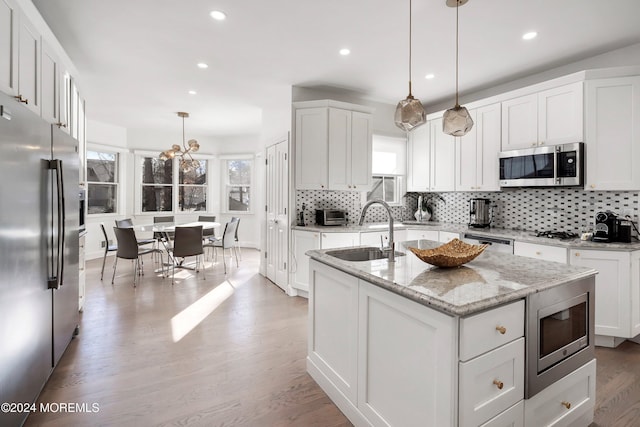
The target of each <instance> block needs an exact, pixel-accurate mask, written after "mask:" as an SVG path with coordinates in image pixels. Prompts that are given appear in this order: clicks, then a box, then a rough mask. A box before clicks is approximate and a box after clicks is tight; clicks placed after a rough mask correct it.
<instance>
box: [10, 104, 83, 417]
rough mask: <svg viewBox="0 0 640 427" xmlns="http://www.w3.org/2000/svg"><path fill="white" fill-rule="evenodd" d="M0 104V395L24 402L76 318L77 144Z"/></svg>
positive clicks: (31, 398) (42, 381)
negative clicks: (0, 112)
mask: <svg viewBox="0 0 640 427" xmlns="http://www.w3.org/2000/svg"><path fill="white" fill-rule="evenodd" d="M0 110H1V111H2V114H0V179H1V180H2V182H3V185H2V186H1V187H0V200H2V204H1V205H0V210H1V213H0V218H2V220H1V221H0V254H1V256H0V265H1V267H0V270H1V271H2V274H1V275H0V402H18V403H20V402H21V403H27V402H34V399H36V398H37V396H38V394H39V393H40V390H42V387H43V385H44V384H45V382H46V381H47V379H48V378H49V375H50V374H51V371H52V370H53V367H54V366H55V365H56V364H57V363H58V361H59V360H60V357H61V356H62V354H63V352H64V351H65V349H66V348H67V345H68V344H69V342H70V340H71V338H72V336H73V334H74V332H75V331H76V328H77V325H78V322H79V314H78V215H79V213H78V203H79V201H78V188H79V185H78V177H79V174H78V163H79V158H78V147H77V142H76V141H75V140H73V139H71V137H69V136H68V135H67V134H65V133H63V132H61V131H60V130H59V129H58V128H57V127H55V126H52V125H50V124H48V123H46V122H45V121H44V120H42V119H41V118H40V117H39V116H36V115H35V114H33V113H32V112H31V111H30V110H28V109H27V108H25V107H23V106H22V105H21V104H20V103H18V102H16V101H15V100H14V99H13V98H12V97H10V96H7V95H5V94H4V93H1V92H0ZM27 415H28V414H27V413H26V412H0V425H3V426H5V425H21V424H22V423H23V422H24V419H25V418H26V416H27Z"/></svg>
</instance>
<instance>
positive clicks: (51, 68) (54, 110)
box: [41, 43, 84, 182]
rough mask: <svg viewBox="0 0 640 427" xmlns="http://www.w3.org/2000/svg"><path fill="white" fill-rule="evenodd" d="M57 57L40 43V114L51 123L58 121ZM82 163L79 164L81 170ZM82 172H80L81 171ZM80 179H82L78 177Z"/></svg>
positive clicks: (44, 44)
mask: <svg viewBox="0 0 640 427" xmlns="http://www.w3.org/2000/svg"><path fill="white" fill-rule="evenodd" d="M58 68H59V66H58V57H57V56H56V55H55V53H54V52H53V49H51V48H50V47H49V45H48V44H47V43H42V73H41V74H42V76H41V81H42V91H41V92H42V103H41V105H42V109H41V116H42V118H43V119H45V120H46V121H47V122H49V123H51V124H56V123H59V109H60V102H59V99H60V87H59V85H60V75H59V74H60V70H59V69H58ZM82 167H83V165H82V164H81V165H80V170H81V171H82ZM81 174H82V172H81ZM80 181H81V182H82V181H84V179H82V178H80Z"/></svg>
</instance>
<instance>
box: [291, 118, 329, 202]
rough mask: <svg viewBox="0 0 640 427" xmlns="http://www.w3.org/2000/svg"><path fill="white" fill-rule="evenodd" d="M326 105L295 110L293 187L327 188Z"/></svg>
mask: <svg viewBox="0 0 640 427" xmlns="http://www.w3.org/2000/svg"><path fill="white" fill-rule="evenodd" d="M328 115H329V111H328V109H327V108H322V107H321V108H304V109H299V110H296V188H297V189H298V190H326V189H327V188H328V178H327V176H328V174H327V156H328V153H329V147H328V143H329V141H328V139H327V137H328V126H327V121H328Z"/></svg>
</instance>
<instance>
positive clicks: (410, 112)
mask: <svg viewBox="0 0 640 427" xmlns="http://www.w3.org/2000/svg"><path fill="white" fill-rule="evenodd" d="M394 120H395V123H396V126H398V127H399V128H400V129H402V130H405V131H410V130H411V129H414V128H416V127H418V126H420V125H421V124H423V123H425V122H426V121H427V113H426V112H425V111H424V107H423V106H422V102H420V100H419V99H416V98H414V97H413V96H412V95H411V94H409V96H407V98H406V99H403V100H402V101H400V102H398V106H397V107H396V113H395V115H394Z"/></svg>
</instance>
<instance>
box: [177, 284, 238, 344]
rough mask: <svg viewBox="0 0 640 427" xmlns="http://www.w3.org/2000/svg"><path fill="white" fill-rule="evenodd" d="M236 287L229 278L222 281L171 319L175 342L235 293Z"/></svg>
mask: <svg viewBox="0 0 640 427" xmlns="http://www.w3.org/2000/svg"><path fill="white" fill-rule="evenodd" d="M235 289H236V288H235V287H234V286H233V285H232V284H231V283H229V281H228V280H225V281H224V282H222V283H220V284H219V285H218V286H216V287H215V288H213V289H212V290H211V291H209V292H208V293H207V294H205V295H204V296H203V297H202V298H200V299H199V300H197V301H196V302H194V303H193V304H191V305H190V306H189V307H187V308H185V309H184V310H182V311H181V312H180V313H178V314H176V315H175V316H173V318H172V319H171V335H172V338H173V342H178V341H180V340H181V339H182V338H184V337H185V336H186V335H187V334H188V333H189V332H191V331H192V330H193V328H195V327H196V326H198V325H199V324H200V323H201V322H202V321H203V320H204V319H206V318H207V316H209V315H210V314H211V313H213V311H214V310H215V309H216V308H218V306H219V305H220V304H222V303H223V302H224V301H225V300H226V299H227V298H229V297H230V296H231V295H233V292H234V291H235Z"/></svg>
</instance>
